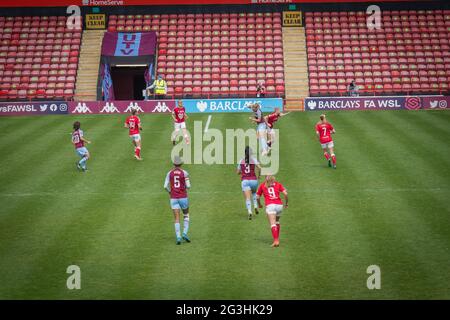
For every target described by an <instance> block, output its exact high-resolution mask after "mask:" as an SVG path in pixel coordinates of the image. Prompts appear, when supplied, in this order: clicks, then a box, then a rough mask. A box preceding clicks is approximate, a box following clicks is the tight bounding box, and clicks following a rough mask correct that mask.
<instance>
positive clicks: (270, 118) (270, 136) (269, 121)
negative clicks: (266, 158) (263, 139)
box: [264, 108, 290, 152]
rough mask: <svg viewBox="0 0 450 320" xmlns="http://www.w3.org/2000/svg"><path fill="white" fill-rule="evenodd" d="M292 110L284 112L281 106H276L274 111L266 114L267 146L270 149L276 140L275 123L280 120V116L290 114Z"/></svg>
mask: <svg viewBox="0 0 450 320" xmlns="http://www.w3.org/2000/svg"><path fill="white" fill-rule="evenodd" d="M289 113H290V112H286V113H282V112H281V111H280V108H275V110H274V112H273V113H271V114H269V115H267V116H265V117H264V121H265V122H266V126H267V146H268V151H269V152H270V149H271V148H272V143H273V142H274V141H275V131H274V130H273V125H274V124H275V122H277V121H278V119H279V118H281V117H284V116H285V115H288V114H289Z"/></svg>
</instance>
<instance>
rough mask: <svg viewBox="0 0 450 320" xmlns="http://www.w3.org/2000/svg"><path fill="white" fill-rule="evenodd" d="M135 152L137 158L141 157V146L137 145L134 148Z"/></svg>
mask: <svg viewBox="0 0 450 320" xmlns="http://www.w3.org/2000/svg"><path fill="white" fill-rule="evenodd" d="M135 153H136V156H138V158H140V157H141V148H140V147H137V148H136V149H135Z"/></svg>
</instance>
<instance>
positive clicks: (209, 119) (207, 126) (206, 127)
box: [205, 115, 212, 133]
mask: <svg viewBox="0 0 450 320" xmlns="http://www.w3.org/2000/svg"><path fill="white" fill-rule="evenodd" d="M211 117H212V115H209V116H208V120H206V126H205V133H207V132H208V129H209V123H210V122H211Z"/></svg>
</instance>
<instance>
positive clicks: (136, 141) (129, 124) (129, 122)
mask: <svg viewBox="0 0 450 320" xmlns="http://www.w3.org/2000/svg"><path fill="white" fill-rule="evenodd" d="M136 114H137V110H136V109H132V110H131V116H129V117H128V118H127V119H126V120H125V125H124V126H125V128H128V129H129V135H130V138H131V141H133V145H134V157H135V158H136V160H142V158H141V134H140V133H139V132H140V130H142V126H141V119H139V117H138V116H137V115H136Z"/></svg>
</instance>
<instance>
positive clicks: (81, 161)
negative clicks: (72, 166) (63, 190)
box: [78, 157, 87, 169]
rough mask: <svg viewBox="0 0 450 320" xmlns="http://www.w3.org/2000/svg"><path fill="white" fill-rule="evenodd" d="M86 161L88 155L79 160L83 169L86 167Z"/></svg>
mask: <svg viewBox="0 0 450 320" xmlns="http://www.w3.org/2000/svg"><path fill="white" fill-rule="evenodd" d="M86 161H87V158H86V157H83V158H81V160H80V161H79V162H78V164H79V165H80V166H81V167H82V168H83V169H86Z"/></svg>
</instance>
